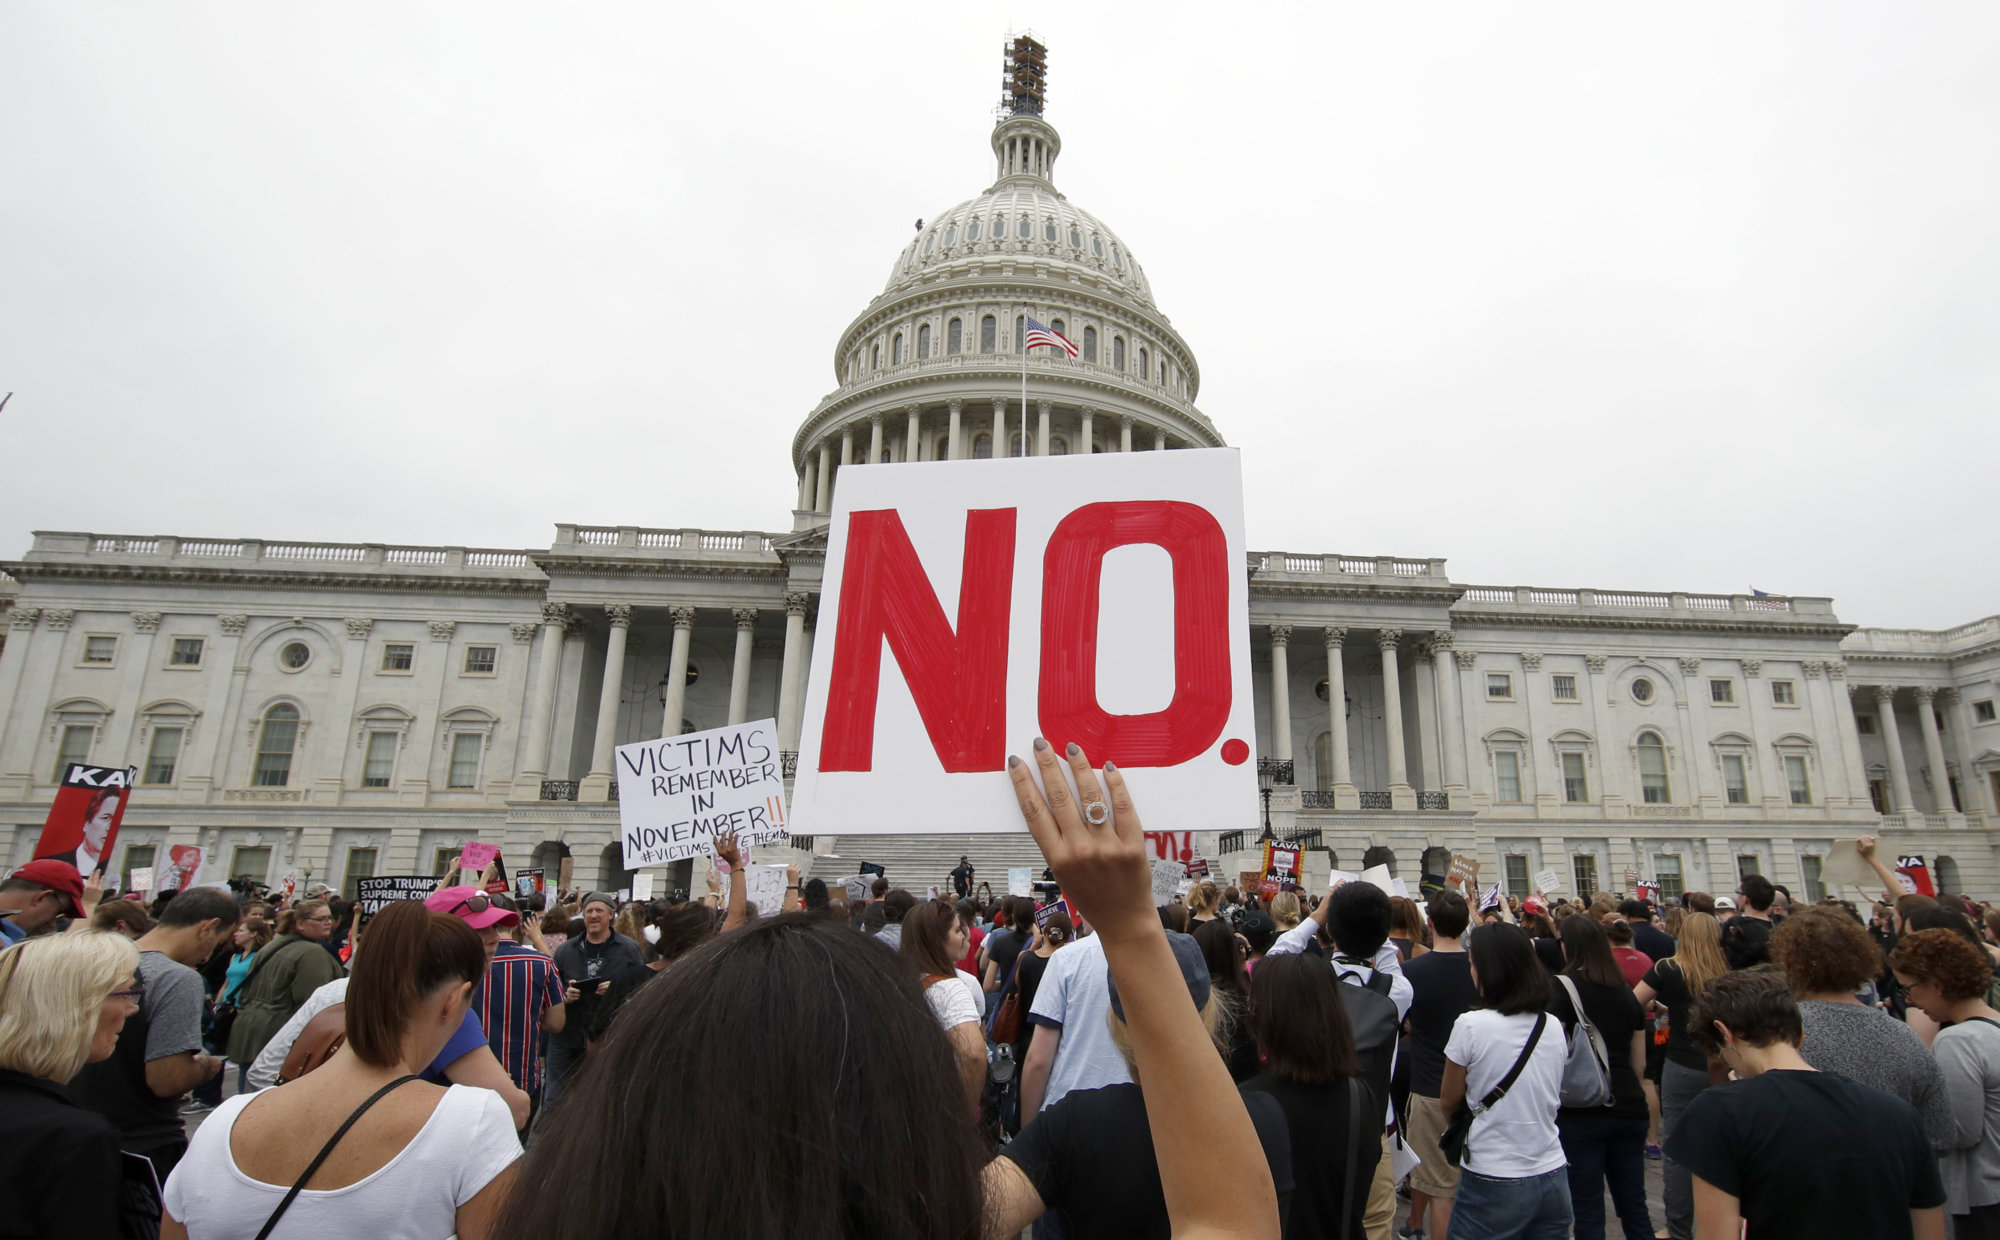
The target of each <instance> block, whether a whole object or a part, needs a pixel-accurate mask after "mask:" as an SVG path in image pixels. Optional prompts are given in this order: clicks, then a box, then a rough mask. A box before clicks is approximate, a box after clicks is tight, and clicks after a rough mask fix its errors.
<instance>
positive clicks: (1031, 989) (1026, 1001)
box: [1014, 951, 1049, 1062]
mask: <svg viewBox="0 0 2000 1240" xmlns="http://www.w3.org/2000/svg"><path fill="white" fill-rule="evenodd" d="M1048 969H1049V958H1048V957H1047V956H1037V955H1036V954H1035V953H1033V952H1028V951H1024V952H1022V953H1021V968H1020V972H1019V973H1017V974H1015V976H1014V988H1015V989H1016V990H1018V991H1020V992H1021V1036H1020V1037H1018V1038H1016V1039H1014V1059H1015V1061H1016V1062H1020V1060H1021V1058H1022V1057H1023V1056H1025V1055H1026V1054H1027V1053H1028V1040H1029V1039H1030V1038H1032V1037H1033V1036H1034V1034H1035V1022H1033V1021H1031V1020H1029V1019H1028V1013H1030V1012H1032V1011H1034V1010H1035V992H1036V991H1037V990H1040V989H1041V986H1042V974H1044V973H1046V972H1048Z"/></svg>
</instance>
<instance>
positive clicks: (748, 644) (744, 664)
mask: <svg viewBox="0 0 2000 1240" xmlns="http://www.w3.org/2000/svg"><path fill="white" fill-rule="evenodd" d="M730 614H731V615H734V616H735V617H736V661H735V663H734V664H732V665H731V666H730V669H729V722H731V723H747V722H748V721H749V719H750V654H751V649H752V647H754V646H755V645H756V642H757V609H756V608H755V607H738V608H737V609H736V610H735V611H733V612H731V613H730Z"/></svg>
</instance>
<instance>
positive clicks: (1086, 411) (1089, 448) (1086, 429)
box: [1077, 405, 1096, 456]
mask: <svg viewBox="0 0 2000 1240" xmlns="http://www.w3.org/2000/svg"><path fill="white" fill-rule="evenodd" d="M1095 412H1096V410H1094V409H1092V408H1091V407H1090V406H1089V405H1085V406H1084V407H1083V408H1082V409H1081V410H1079V411H1078V413H1079V416H1081V418H1082V419H1083V428H1082V439H1083V443H1082V444H1081V445H1080V446H1079V447H1078V448H1077V451H1078V452H1080V453H1082V454H1083V455H1084V456H1089V455H1090V454H1091V452H1093V451H1094V450H1095V448H1096V445H1095V444H1094V443H1093V442H1092V440H1091V437H1090V419H1091V415H1092V414H1093V413H1095Z"/></svg>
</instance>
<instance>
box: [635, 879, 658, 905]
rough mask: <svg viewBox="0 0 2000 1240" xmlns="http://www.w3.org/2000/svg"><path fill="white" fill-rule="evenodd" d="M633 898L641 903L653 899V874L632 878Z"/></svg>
mask: <svg viewBox="0 0 2000 1240" xmlns="http://www.w3.org/2000/svg"><path fill="white" fill-rule="evenodd" d="M632 898H633V899H634V900H641V901H643V900H650V899H652V898H653V876H652V875H651V874H634V875H633V876H632Z"/></svg>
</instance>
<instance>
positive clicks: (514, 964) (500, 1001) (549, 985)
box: [472, 939, 563, 1094]
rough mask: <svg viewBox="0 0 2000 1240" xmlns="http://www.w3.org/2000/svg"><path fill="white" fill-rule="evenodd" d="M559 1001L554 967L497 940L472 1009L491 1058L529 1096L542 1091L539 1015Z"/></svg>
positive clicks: (506, 941)
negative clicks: (481, 1027) (482, 1028)
mask: <svg viewBox="0 0 2000 1240" xmlns="http://www.w3.org/2000/svg"><path fill="white" fill-rule="evenodd" d="M562 1001H563V985H562V977H561V975H560V974H558V973H557V972H556V962H555V961H553V960H550V959H549V958H548V957H547V956H544V955H542V953H540V952H538V951H536V950H534V949H533V948H531V947H524V946H522V945H521V944H519V943H516V942H513V941H512V940H510V939H501V940H500V944H499V946H498V947H497V948H496V949H495V950H494V953H493V963H492V964H491V965H489V966H487V969H486V984H485V985H484V986H481V987H480V988H479V993H478V994H477V995H474V996H473V1000H472V1010H473V1011H474V1012H475V1013H477V1014H478V1016H479V1020H480V1023H481V1024H483V1025H485V1026H486V1040H487V1041H488V1042H489V1043H491V1044H492V1047H493V1057H494V1058H495V1059H498V1060H499V1061H500V1065H501V1066H502V1067H504V1068H506V1069H507V1075H508V1076H510V1077H512V1078H514V1083H515V1084H516V1085H519V1086H520V1087H521V1088H522V1089H524V1090H526V1091H527V1092H528V1093H530V1094H533V1093H536V1092H537V1091H539V1090H540V1089H541V1087H542V1026H541V1019H542V1013H544V1012H546V1011H548V1010H549V1009H550V1008H551V1007H554V1006H555V1005H557V1004H559V1003H561V1002H562Z"/></svg>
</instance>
